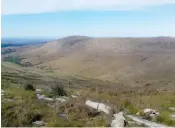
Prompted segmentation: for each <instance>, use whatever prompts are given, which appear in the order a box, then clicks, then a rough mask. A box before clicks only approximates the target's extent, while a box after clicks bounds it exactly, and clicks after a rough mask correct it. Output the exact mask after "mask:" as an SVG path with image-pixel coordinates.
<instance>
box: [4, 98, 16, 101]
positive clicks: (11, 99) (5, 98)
mask: <svg viewBox="0 0 175 128" xmlns="http://www.w3.org/2000/svg"><path fill="white" fill-rule="evenodd" d="M4 100H5V101H7V102H13V101H14V100H13V99H7V98H5V99H4Z"/></svg>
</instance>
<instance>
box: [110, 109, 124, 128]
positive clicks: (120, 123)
mask: <svg viewBox="0 0 175 128" xmlns="http://www.w3.org/2000/svg"><path fill="white" fill-rule="evenodd" d="M114 117H115V118H114V120H112V122H111V126H112V127H124V125H125V117H124V116H123V112H119V113H118V114H114Z"/></svg>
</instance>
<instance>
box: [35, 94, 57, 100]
mask: <svg viewBox="0 0 175 128" xmlns="http://www.w3.org/2000/svg"><path fill="white" fill-rule="evenodd" d="M36 96H37V98H38V99H39V100H46V101H54V99H53V98H49V97H46V96H45V95H40V94H36Z"/></svg>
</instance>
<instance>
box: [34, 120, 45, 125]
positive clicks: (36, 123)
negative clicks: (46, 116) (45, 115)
mask: <svg viewBox="0 0 175 128" xmlns="http://www.w3.org/2000/svg"><path fill="white" fill-rule="evenodd" d="M33 124H35V125H38V126H43V125H45V122H43V121H35V122H33Z"/></svg>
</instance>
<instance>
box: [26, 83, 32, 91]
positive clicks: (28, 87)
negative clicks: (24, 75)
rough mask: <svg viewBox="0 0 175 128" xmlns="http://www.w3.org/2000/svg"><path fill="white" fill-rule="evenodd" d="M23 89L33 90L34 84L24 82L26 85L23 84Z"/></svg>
mask: <svg viewBox="0 0 175 128" xmlns="http://www.w3.org/2000/svg"><path fill="white" fill-rule="evenodd" d="M24 89H25V90H26V91H35V88H34V86H33V85H32V84H26V85H25V86H24Z"/></svg>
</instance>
